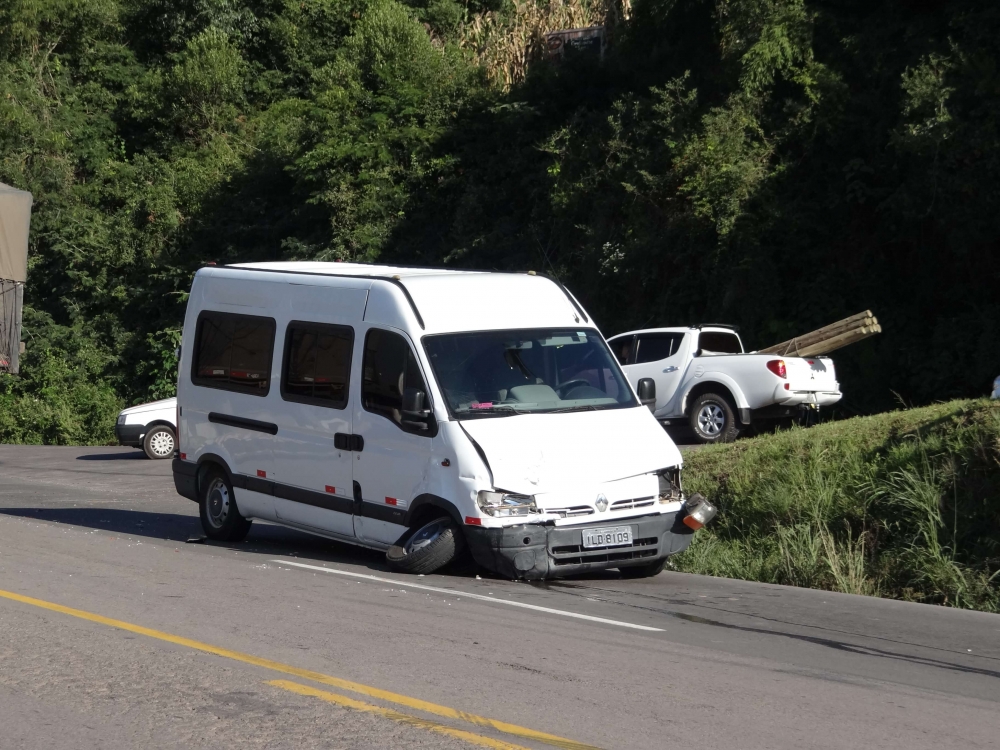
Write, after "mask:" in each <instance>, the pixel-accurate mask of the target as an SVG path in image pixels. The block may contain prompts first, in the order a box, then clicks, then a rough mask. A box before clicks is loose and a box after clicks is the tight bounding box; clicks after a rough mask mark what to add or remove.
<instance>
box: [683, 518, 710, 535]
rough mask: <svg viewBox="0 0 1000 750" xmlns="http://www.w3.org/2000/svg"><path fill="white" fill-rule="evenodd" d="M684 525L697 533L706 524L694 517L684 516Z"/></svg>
mask: <svg viewBox="0 0 1000 750" xmlns="http://www.w3.org/2000/svg"><path fill="white" fill-rule="evenodd" d="M684 525H685V526H687V527H689V528H691V529H694V530H695V531H697V530H698V529H700V528H701V527H702V526H704V525H705V524H703V523H702V522H701V521H699V520H698V519H697V518H695V517H694V516H684Z"/></svg>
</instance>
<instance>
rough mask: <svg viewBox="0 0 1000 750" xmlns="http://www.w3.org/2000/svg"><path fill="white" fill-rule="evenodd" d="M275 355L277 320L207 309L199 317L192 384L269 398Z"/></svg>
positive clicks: (192, 366)
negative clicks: (275, 326)
mask: <svg viewBox="0 0 1000 750" xmlns="http://www.w3.org/2000/svg"><path fill="white" fill-rule="evenodd" d="M273 352H274V318H263V317H258V316H256V315H235V314H232V313H222V312H212V311H208V310H206V311H205V312H203V313H202V314H201V315H199V316H198V330H197V334H196V336H195V347H194V361H193V362H192V365H191V382H193V383H194V384H195V385H202V386H208V387H209V388H221V389H223V390H227V391H236V392H238V393H249V394H251V395H253V396H266V395H267V392H268V391H269V390H270V388H271V355H272V354H273Z"/></svg>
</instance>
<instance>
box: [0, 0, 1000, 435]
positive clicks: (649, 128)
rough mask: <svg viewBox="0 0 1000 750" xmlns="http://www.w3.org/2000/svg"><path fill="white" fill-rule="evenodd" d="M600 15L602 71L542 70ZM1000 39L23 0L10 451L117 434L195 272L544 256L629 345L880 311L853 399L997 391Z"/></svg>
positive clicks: (837, 14)
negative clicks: (656, 329) (279, 262)
mask: <svg viewBox="0 0 1000 750" xmlns="http://www.w3.org/2000/svg"><path fill="white" fill-rule="evenodd" d="M599 21H603V22H604V23H605V24H606V25H607V28H608V35H609V44H608V48H607V52H606V54H605V55H604V58H603V60H598V59H596V58H595V57H587V56H585V55H584V56H574V55H570V56H569V57H568V58H567V59H565V60H564V61H563V62H562V63H561V64H558V65H557V64H553V63H549V62H546V61H544V60H542V59H541V54H540V52H541V39H542V36H541V35H542V33H543V32H544V31H546V30H547V29H550V28H553V27H558V26H566V25H581V24H590V23H595V22H599ZM998 36H1000V5H998V4H997V3H996V2H995V0H953V1H952V2H948V3H929V2H912V1H907V2H900V0H865V1H864V2H861V0H835V1H834V0H635V2H632V3H630V2H627V0H404V1H403V2H400V1H398V0H169V1H168V0H86V2H81V0H3V2H0V181H3V182H7V183H10V184H13V185H15V186H17V187H19V188H23V189H27V190H30V191H31V192H32V193H33V194H34V196H35V201H36V202H35V209H34V216H33V221H32V234H31V247H30V256H29V278H28V284H27V288H26V294H25V300H26V304H27V305H28V306H29V308H30V309H29V311H28V313H27V315H26V324H25V333H24V338H25V340H26V342H27V353H26V355H25V357H24V359H23V371H24V375H23V376H22V377H21V378H19V379H18V378H11V377H4V376H0V411H2V412H3V416H2V417H0V439H2V440H5V441H21V440H30V441H36V440H44V441H48V442H80V441H84V442H103V441H106V440H108V439H110V438H111V423H110V422H109V421H108V418H107V417H105V416H103V415H104V412H105V410H108V409H110V410H112V411H113V409H114V408H115V405H117V404H119V403H133V402H137V401H142V400H147V399H151V398H156V397H159V396H164V395H167V394H169V393H171V392H172V390H173V388H174V378H175V368H174V365H175V363H174V362H173V359H172V357H173V355H172V352H173V351H174V349H175V347H176V344H177V341H178V337H179V330H180V325H181V321H182V319H183V314H184V305H185V300H186V294H187V290H188V289H189V288H190V283H191V278H192V275H193V273H194V272H195V271H196V270H197V268H199V267H200V266H202V265H203V264H205V263H207V262H218V263H227V262H234V261H256V260H272V259H321V260H335V259H342V260H357V261H377V260H384V261H391V262H396V263H419V264H433V265H447V266H452V267H478V268H497V269H516V270H529V269H535V270H538V271H546V272H548V273H550V274H554V275H556V276H558V277H559V278H560V279H561V280H562V281H564V282H565V283H566V284H567V285H568V286H569V287H570V288H571V289H572V290H573V291H574V292H575V293H576V294H577V296H578V297H580V298H581V300H582V301H583V302H584V304H585V305H586V306H587V307H588V309H589V310H590V311H591V312H593V313H594V315H595V318H596V320H597V321H598V323H599V324H600V326H601V329H602V330H603V331H604V332H605V333H606V334H609V335H610V334H613V333H616V332H618V331H620V330H623V329H625V328H630V327H640V326H647V325H654V324H664V325H666V324H673V325H677V324H684V323H692V322H705V321H723V322H731V323H736V324H739V325H740V326H741V328H742V333H743V335H744V338H745V340H746V343H747V344H748V346H749V347H751V348H753V347H758V346H763V345H767V344H770V343H774V342H776V341H780V340H783V339H786V338H788V337H790V336H791V335H793V334H796V333H801V332H804V331H808V330H810V329H812V328H815V327H817V326H818V325H821V324H825V323H828V322H831V321H833V320H836V319H838V318H841V317H844V316H845V315H847V314H852V313H855V312H857V311H858V310H862V309H866V308H871V309H873V310H874V311H875V312H876V314H877V315H878V317H879V319H880V321H881V323H882V325H883V328H884V333H883V334H882V335H881V336H879V337H877V338H876V339H875V340H873V341H869V342H864V343H862V344H859V345H856V346H853V347H849V348H848V349H845V350H843V352H840V353H838V356H837V365H838V374H839V375H840V379H841V381H842V383H843V384H844V390H845V393H846V398H845V400H844V402H843V404H842V405H841V406H840V407H838V408H839V409H840V410H841V412H842V413H845V414H855V413H870V412H874V411H878V410H882V409H886V408H891V407H892V406H893V404H894V403H896V398H897V395H898V396H899V397H901V398H903V399H904V400H905V401H906V402H907V403H916V404H923V403H929V402H931V401H932V400H934V399H941V398H959V397H973V396H977V395H980V394H983V393H985V392H986V391H987V389H988V387H989V384H990V382H991V381H992V379H993V378H994V377H995V376H996V375H997V374H998V373H1000V328H998V326H1000V297H998V295H997V294H996V288H997V281H996V280H997V278H998V276H1000V252H997V239H998V237H1000V231H998V229H1000V191H998V190H997V189H996V185H997V184H998V182H1000V156H998V155H1000V127H998V125H1000V52H998V49H1000V48H998V47H997V45H996V39H997V38H998Z"/></svg>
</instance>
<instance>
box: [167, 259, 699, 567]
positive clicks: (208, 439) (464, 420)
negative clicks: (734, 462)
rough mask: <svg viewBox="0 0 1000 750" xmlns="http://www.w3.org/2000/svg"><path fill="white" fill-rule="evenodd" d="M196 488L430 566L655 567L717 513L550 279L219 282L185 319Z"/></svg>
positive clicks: (188, 431)
mask: <svg viewBox="0 0 1000 750" xmlns="http://www.w3.org/2000/svg"><path fill="white" fill-rule="evenodd" d="M183 340H184V346H183V347H182V353H181V362H180V376H179V383H178V391H177V396H178V407H179V408H178V425H177V439H178V448H177V458H176V459H175V460H174V463H173V474H174V482H175V485H176V487H177V491H178V492H179V493H180V494H181V495H183V496H184V497H187V498H190V499H191V500H194V501H196V502H197V503H198V504H199V505H200V510H201V521H202V525H203V526H204V530H205V533H206V534H207V535H208V536H209V537H210V538H212V539H218V540H227V541H236V540H239V539H242V538H243V537H244V536H245V535H246V534H247V532H248V531H249V528H250V524H251V521H252V519H255V518H258V519H265V520H268V521H272V522H277V523H280V524H284V525H286V526H290V527H293V528H296V529H300V530H303V531H307V532H311V533H314V534H318V535H321V536H324V537H328V538H330V539H336V540H339V541H344V542H350V543H353V544H359V545H363V546H366V547H371V548H375V549H379V550H385V551H386V556H387V558H388V561H389V563H390V564H391V565H392V566H393V567H394V568H396V569H399V570H403V571H408V572H414V573H428V572H431V571H433V570H436V569H437V568H439V567H441V566H443V565H445V564H447V563H448V562H449V561H450V560H452V559H453V558H454V557H455V556H456V555H457V554H458V553H459V552H461V551H462V549H463V547H465V546H468V548H469V549H470V551H471V553H472V555H473V557H474V558H475V559H476V561H477V562H478V563H480V564H481V565H483V566H485V567H486V568H489V569H491V570H493V571H495V572H497V573H499V574H501V575H504V576H509V577H512V578H523V579H540V578H546V577H553V576H560V575H567V574H571V573H579V572H583V571H587V570H597V569H604V568H617V569H618V570H620V571H621V573H622V575H624V576H627V577H640V576H650V575H656V574H657V573H659V572H660V571H661V570H662V569H663V565H664V562H665V560H666V559H667V557H668V556H669V555H672V554H674V553H676V552H679V551H680V550H682V549H684V548H685V547H687V545H688V544H689V543H690V540H691V534H692V533H693V532H694V531H695V530H696V529H698V528H700V527H701V526H702V525H703V524H705V523H707V522H708V521H709V520H710V519H711V517H712V516H713V515H714V514H715V509H714V508H713V507H712V506H711V504H710V503H709V502H708V501H707V500H705V499H704V498H702V497H701V496H699V495H695V496H692V497H691V498H685V497H684V495H683V494H682V491H681V482H680V467H681V456H680V453H679V452H678V450H677V447H676V446H675V445H674V444H673V442H671V440H670V438H669V437H668V436H667V434H666V433H665V432H664V431H663V428H662V427H660V425H659V424H658V423H657V421H656V420H655V419H654V418H653V415H652V414H651V413H650V411H649V409H648V408H647V406H645V405H644V404H648V403H652V399H653V397H654V394H653V393H652V392H651V390H652V389H653V388H654V386H653V383H652V381H648V382H647V381H644V382H642V383H640V384H639V388H638V391H639V394H640V395H641V396H642V401H640V399H639V398H638V397H637V394H636V392H635V391H633V390H632V388H631V386H629V384H628V381H627V380H626V379H625V377H624V376H623V375H622V372H621V369H620V368H619V366H618V363H617V362H616V360H615V358H614V356H612V354H611V352H610V350H609V349H608V346H607V344H606V343H605V341H604V338H603V337H602V336H601V334H600V332H598V330H597V329H596V328H595V327H594V325H593V323H592V322H591V320H590V318H589V317H588V315H587V313H586V312H585V311H584V310H583V308H582V307H581V306H580V304H579V303H578V302H577V301H576V300H575V299H574V298H573V296H572V295H571V294H570V293H569V292H568V291H567V290H566V289H565V288H564V287H563V286H562V285H560V284H559V283H558V282H556V281H553V280H551V279H548V278H546V277H543V276H540V275H535V274H531V273H528V274H510V273H488V272H460V271H444V270H432V269H408V268H390V267H384V266H368V265H356V264H347V263H258V264H246V265H238V266H227V267H223V268H215V267H209V268H203V269H201V270H200V271H199V272H198V274H197V275H196V276H195V280H194V284H193V286H192V288H191V296H190V299H189V301H188V308H187V318H186V320H185V323H184V339H183Z"/></svg>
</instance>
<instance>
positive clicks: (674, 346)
mask: <svg viewBox="0 0 1000 750" xmlns="http://www.w3.org/2000/svg"><path fill="white" fill-rule="evenodd" d="M683 338H684V334H683V333H644V334H642V335H641V336H639V346H638V347H637V351H636V353H635V363H636V364H637V365H638V364H642V363H643V362H659V361H660V360H661V359H666V358H667V357H672V356H673V355H675V354H676V353H677V350H678V349H679V348H680V345H681V340H682V339H683Z"/></svg>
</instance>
